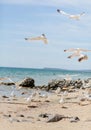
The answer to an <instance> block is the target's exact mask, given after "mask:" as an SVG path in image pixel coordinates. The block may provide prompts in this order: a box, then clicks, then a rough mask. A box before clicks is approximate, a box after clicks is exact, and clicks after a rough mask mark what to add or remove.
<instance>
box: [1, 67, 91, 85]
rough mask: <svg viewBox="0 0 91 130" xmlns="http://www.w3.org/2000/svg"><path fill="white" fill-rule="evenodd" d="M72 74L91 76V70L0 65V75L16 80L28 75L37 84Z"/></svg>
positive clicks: (81, 76)
mask: <svg viewBox="0 0 91 130" xmlns="http://www.w3.org/2000/svg"><path fill="white" fill-rule="evenodd" d="M66 75H70V77H71V78H72V79H78V78H81V79H87V78H91V70H68V69H61V68H47V67H44V68H19V67H0V77H9V78H11V79H12V80H13V81H14V82H17V81H20V80H22V79H24V78H26V77H31V78H33V79H34V80H35V85H36V86H37V85H47V84H48V82H50V81H51V80H53V79H61V78H65V77H66Z"/></svg>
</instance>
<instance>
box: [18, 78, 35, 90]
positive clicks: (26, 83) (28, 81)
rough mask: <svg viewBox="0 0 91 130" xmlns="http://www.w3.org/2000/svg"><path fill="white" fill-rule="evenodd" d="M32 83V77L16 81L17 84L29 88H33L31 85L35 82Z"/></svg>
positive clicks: (33, 85)
mask: <svg viewBox="0 0 91 130" xmlns="http://www.w3.org/2000/svg"><path fill="white" fill-rule="evenodd" d="M34 83H35V81H34V79H32V78H25V79H24V80H22V81H20V82H18V83H17V84H18V85H19V86H22V87H30V88H33V87H35V84H34Z"/></svg>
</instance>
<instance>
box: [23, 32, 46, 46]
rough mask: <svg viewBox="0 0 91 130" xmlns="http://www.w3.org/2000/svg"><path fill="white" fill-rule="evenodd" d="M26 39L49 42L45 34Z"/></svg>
mask: <svg viewBox="0 0 91 130" xmlns="http://www.w3.org/2000/svg"><path fill="white" fill-rule="evenodd" d="M25 40H27V41H32V40H41V41H43V42H44V43H45V44H47V43H48V40H47V38H46V36H45V34H42V35H41V36H37V37H33V38H32V37H31V38H25Z"/></svg>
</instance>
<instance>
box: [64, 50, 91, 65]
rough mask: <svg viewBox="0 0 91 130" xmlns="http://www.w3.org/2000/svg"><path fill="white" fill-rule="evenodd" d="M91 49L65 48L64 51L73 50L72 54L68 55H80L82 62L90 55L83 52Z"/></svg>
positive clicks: (79, 60)
mask: <svg viewBox="0 0 91 130" xmlns="http://www.w3.org/2000/svg"><path fill="white" fill-rule="evenodd" d="M89 51H91V50H86V49H81V48H76V49H74V48H71V49H68V50H64V52H73V54H72V55H70V56H68V58H73V57H79V59H78V62H81V61H83V60H87V59H88V56H87V55H85V54H82V52H89Z"/></svg>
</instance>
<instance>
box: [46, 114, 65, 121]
mask: <svg viewBox="0 0 91 130" xmlns="http://www.w3.org/2000/svg"><path fill="white" fill-rule="evenodd" d="M63 118H65V116H63V115H59V114H56V115H54V116H53V117H51V118H50V119H48V121H47V123H50V122H57V121H60V120H62V119H63Z"/></svg>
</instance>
